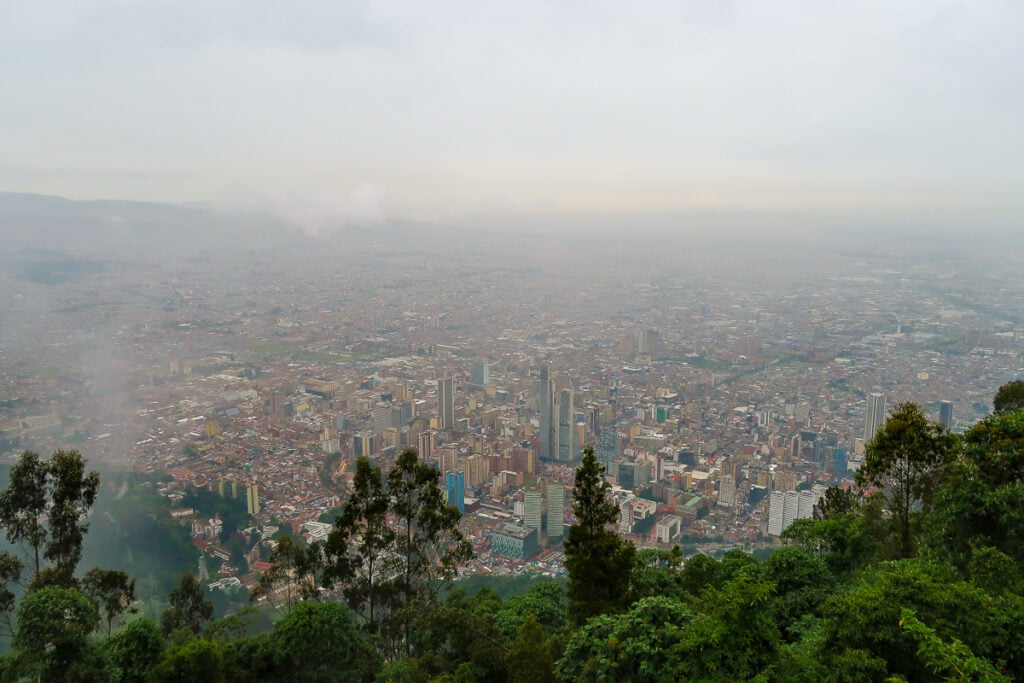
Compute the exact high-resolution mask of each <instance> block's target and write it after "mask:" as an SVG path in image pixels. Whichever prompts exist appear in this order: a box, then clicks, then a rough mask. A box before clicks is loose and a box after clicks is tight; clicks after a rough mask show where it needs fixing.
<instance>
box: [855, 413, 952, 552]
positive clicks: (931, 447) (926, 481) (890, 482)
mask: <svg viewBox="0 0 1024 683" xmlns="http://www.w3.org/2000/svg"><path fill="white" fill-rule="evenodd" d="M955 442H956V439H955V438H954V437H953V436H952V435H951V434H950V433H949V430H948V429H947V428H946V427H945V426H943V425H940V424H937V423H934V422H929V420H928V418H927V417H926V416H925V414H924V411H923V410H921V407H920V406H918V405H917V404H915V403H901V404H900V405H897V406H896V407H895V408H894V409H893V412H892V414H891V415H889V418H888V419H887V420H886V421H885V423H884V424H883V425H882V427H881V428H880V429H879V430H878V432H877V433H876V434H875V437H874V438H873V439H872V440H871V441H870V442H868V444H867V445H866V448H865V456H864V464H863V465H861V468H860V469H859V470H858V471H857V483H858V484H859V485H860V486H862V487H878V488H879V489H880V492H879V495H880V496H881V497H882V499H883V500H884V501H885V507H886V510H887V511H888V512H889V513H890V514H891V515H892V519H893V521H894V523H895V525H896V535H897V545H896V548H895V550H896V557H899V558H905V557H910V556H911V555H912V554H913V552H914V547H915V530H916V526H917V525H916V523H915V520H916V518H918V517H919V516H920V515H921V514H927V513H928V512H929V511H930V510H931V507H932V500H933V497H934V494H935V491H936V489H937V488H938V484H939V482H940V473H941V469H942V466H943V465H945V464H946V463H947V462H949V460H950V459H951V457H952V455H953V449H954V446H955Z"/></svg>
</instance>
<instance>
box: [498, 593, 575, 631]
mask: <svg viewBox="0 0 1024 683" xmlns="http://www.w3.org/2000/svg"><path fill="white" fill-rule="evenodd" d="M568 604H569V601H568V594H567V592H566V590H565V586H563V585H562V584H560V583H557V582H555V581H543V582H541V583H537V584H535V585H534V586H533V587H532V588H530V590H529V591H528V592H527V593H526V594H525V595H519V596H515V597H512V598H509V599H508V600H507V601H506V602H505V604H504V605H502V606H501V609H500V610H499V611H498V612H497V613H496V614H495V615H494V623H495V625H496V627H497V629H498V633H500V634H501V637H502V638H503V639H504V640H505V641H506V642H512V641H513V640H514V639H515V638H516V637H517V636H518V634H519V631H520V629H521V628H522V626H523V624H524V623H525V622H526V620H527V619H528V618H529V617H531V616H532V617H533V618H534V619H535V620H536V621H537V624H538V625H539V626H540V627H541V629H542V630H543V631H544V635H545V637H550V636H553V635H554V634H556V633H558V632H559V631H562V630H563V629H564V628H565V627H566V626H567V625H568V620H567V613H568Z"/></svg>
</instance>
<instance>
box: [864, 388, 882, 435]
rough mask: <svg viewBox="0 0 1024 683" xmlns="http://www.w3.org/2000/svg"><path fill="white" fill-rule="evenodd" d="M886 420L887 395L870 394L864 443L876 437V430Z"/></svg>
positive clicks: (865, 415)
mask: <svg viewBox="0 0 1024 683" xmlns="http://www.w3.org/2000/svg"><path fill="white" fill-rule="evenodd" d="M884 420H885V396H884V395H883V394H879V393H872V394H868V407H867V411H866V412H865V413H864V443H867V442H869V441H871V439H873V438H875V432H877V431H878V428H879V427H881V426H882V422H883V421H884Z"/></svg>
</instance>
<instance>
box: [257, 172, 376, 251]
mask: <svg viewBox="0 0 1024 683" xmlns="http://www.w3.org/2000/svg"><path fill="white" fill-rule="evenodd" d="M265 196H266V198H267V199H266V201H265V203H266V204H267V205H266V207H265V208H267V209H268V210H269V211H271V212H273V213H274V214H276V215H278V216H281V217H282V218H283V219H284V220H285V221H287V222H288V223H289V224H290V225H292V226H293V227H295V228H296V229H298V230H300V231H302V232H303V233H304V234H306V235H308V236H310V237H329V236H331V235H333V234H335V233H337V232H339V231H341V230H344V229H346V228H353V227H355V228H362V229H375V228H381V227H383V226H385V225H387V222H388V215H387V212H386V208H385V207H386V204H387V190H385V189H384V188H383V187H381V186H380V185H377V184H375V183H372V182H363V183H361V184H359V185H357V186H355V187H353V188H351V189H341V190H337V191H332V190H329V189H327V190H316V189H313V188H311V187H301V188H300V187H293V188H289V189H287V190H284V189H281V188H278V189H276V190H273V191H270V192H268V193H266V195H265Z"/></svg>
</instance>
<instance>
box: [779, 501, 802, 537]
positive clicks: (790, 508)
mask: <svg viewBox="0 0 1024 683" xmlns="http://www.w3.org/2000/svg"><path fill="white" fill-rule="evenodd" d="M799 517H800V494H799V493H797V492H796V491H786V494H785V498H784V499H783V501H782V530H783V531H785V530H786V529H788V528H789V525H790V524H792V523H793V520H794V519H798V518H799Z"/></svg>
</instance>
